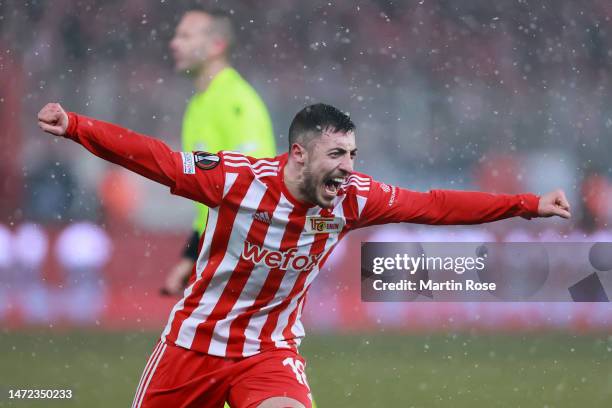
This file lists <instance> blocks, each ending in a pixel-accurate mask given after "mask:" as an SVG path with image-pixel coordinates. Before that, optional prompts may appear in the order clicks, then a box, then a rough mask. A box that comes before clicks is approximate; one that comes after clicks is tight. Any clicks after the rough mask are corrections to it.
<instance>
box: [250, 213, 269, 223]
mask: <svg viewBox="0 0 612 408" xmlns="http://www.w3.org/2000/svg"><path fill="white" fill-rule="evenodd" d="M253 219H254V220H257V221H261V222H263V223H266V224H270V223H271V222H272V215H271V214H270V213H268V212H265V211H257V212H256V213H255V214H253Z"/></svg>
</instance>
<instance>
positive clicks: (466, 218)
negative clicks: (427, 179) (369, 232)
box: [358, 180, 539, 227]
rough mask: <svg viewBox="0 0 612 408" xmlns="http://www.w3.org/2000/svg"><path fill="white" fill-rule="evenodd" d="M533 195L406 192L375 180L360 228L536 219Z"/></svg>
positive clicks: (535, 202)
mask: <svg viewBox="0 0 612 408" xmlns="http://www.w3.org/2000/svg"><path fill="white" fill-rule="evenodd" d="M538 203H539V198H538V196H536V195H533V194H517V195H509V194H490V193H482V192H472V191H454V190H431V191H429V192H426V193H422V192H416V191H411V190H406V189H403V188H400V187H397V186H390V185H387V184H385V183H381V182H378V181H375V180H372V182H371V184H370V190H369V193H368V195H367V201H366V203H365V206H364V209H363V211H362V213H361V216H360V218H359V222H358V227H366V226H370V225H378V224H387V223H397V222H411V223H415V224H433V225H453V224H456V225H466V224H480V223H485V222H491V221H496V220H502V219H505V218H510V217H515V216H521V217H524V218H527V219H530V218H531V217H537V210H538Z"/></svg>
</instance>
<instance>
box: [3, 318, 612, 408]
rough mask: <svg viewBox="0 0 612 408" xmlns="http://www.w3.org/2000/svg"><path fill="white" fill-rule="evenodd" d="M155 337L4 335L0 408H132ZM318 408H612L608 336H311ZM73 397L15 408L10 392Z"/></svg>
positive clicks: (306, 349) (307, 348)
mask: <svg viewBox="0 0 612 408" xmlns="http://www.w3.org/2000/svg"><path fill="white" fill-rule="evenodd" d="M156 337H157V333H140V332H117V333H108V332H99V331H85V332H83V331H79V332H75V331H69V332H57V331H56V332H41V331H32V332H20V333H12V332H9V331H6V330H4V331H0V353H1V354H0V407H42V406H45V407H47V406H50V407H54V406H57V407H64V406H66V407H76V406H79V407H85V406H86V407H108V406H113V407H115V406H116V407H119V406H129V405H130V404H131V401H132V396H133V392H134V390H135V389H136V385H137V382H138V380H139V377H140V374H141V371H142V369H143V367H144V364H145V362H146V359H147V357H148V354H149V352H150V351H151V350H152V347H153V344H154V342H155V339H156ZM301 351H302V353H303V354H304V355H305V356H306V358H307V359H308V378H309V382H310V385H311V388H312V390H313V393H314V396H315V398H316V400H317V404H318V405H319V408H325V407H368V408H371V407H400V406H401V407H466V408H476V407H550V408H552V407H580V406H584V407H611V406H612V336H609V335H596V336H572V335H566V334H528V335H478V336H473V335H468V334H457V335H455V334H449V335H442V334H437V335H430V336H426V335H408V334H400V333H393V334H375V335H373V334H354V335H344V336H338V335H311V336H309V337H307V338H306V340H305V341H304V344H303V346H302V348H301ZM17 388H39V389H71V390H72V393H73V398H72V399H71V400H55V401H50V400H46V401H36V400H14V399H13V400H10V399H9V398H8V396H9V389H17Z"/></svg>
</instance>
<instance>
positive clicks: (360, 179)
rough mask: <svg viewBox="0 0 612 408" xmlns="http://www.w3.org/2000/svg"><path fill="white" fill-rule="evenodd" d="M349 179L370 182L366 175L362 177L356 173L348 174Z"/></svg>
mask: <svg viewBox="0 0 612 408" xmlns="http://www.w3.org/2000/svg"><path fill="white" fill-rule="evenodd" d="M348 178H349V179H353V178H354V179H357V180H359V181H364V182H368V183H369V182H370V178H368V177H362V176H358V175H357V174H351V175H350V176H348Z"/></svg>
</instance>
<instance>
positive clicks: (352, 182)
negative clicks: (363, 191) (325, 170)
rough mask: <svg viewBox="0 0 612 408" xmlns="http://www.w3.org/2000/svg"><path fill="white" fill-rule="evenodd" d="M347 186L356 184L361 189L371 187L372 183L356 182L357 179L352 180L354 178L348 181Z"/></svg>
mask: <svg viewBox="0 0 612 408" xmlns="http://www.w3.org/2000/svg"><path fill="white" fill-rule="evenodd" d="M346 184H356V185H358V186H361V187H370V183H369V182H367V183H366V182H365V181H361V180H356V179H352V178H349V179H347V181H346Z"/></svg>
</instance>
